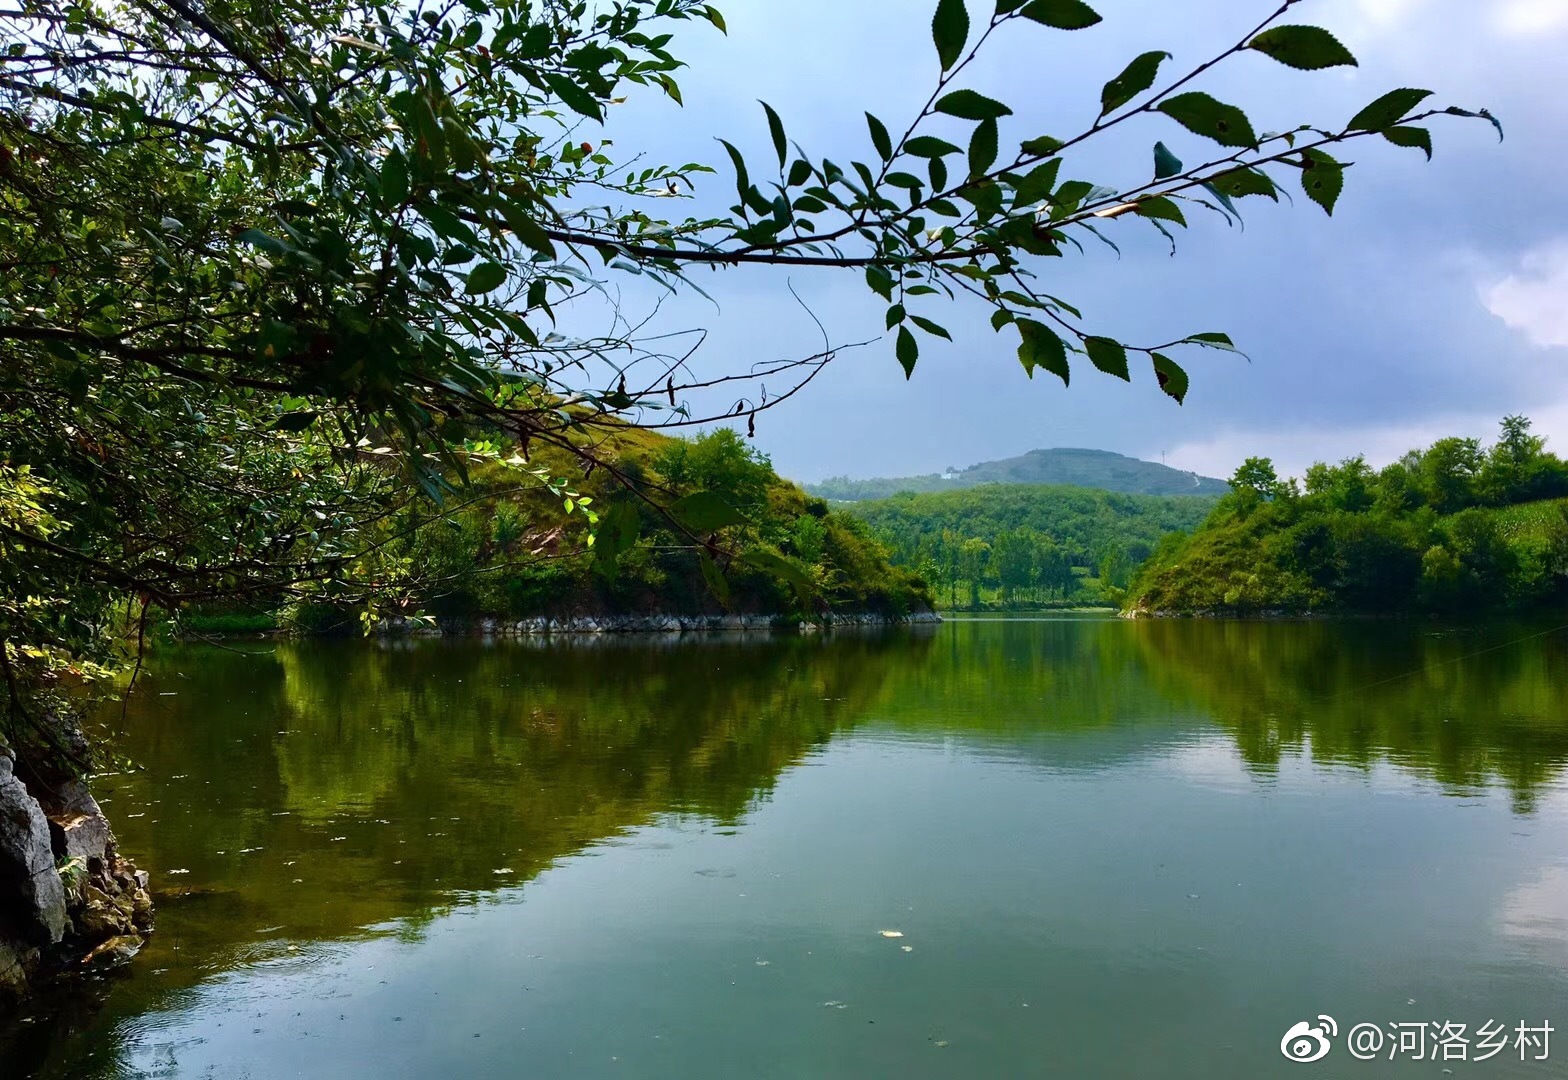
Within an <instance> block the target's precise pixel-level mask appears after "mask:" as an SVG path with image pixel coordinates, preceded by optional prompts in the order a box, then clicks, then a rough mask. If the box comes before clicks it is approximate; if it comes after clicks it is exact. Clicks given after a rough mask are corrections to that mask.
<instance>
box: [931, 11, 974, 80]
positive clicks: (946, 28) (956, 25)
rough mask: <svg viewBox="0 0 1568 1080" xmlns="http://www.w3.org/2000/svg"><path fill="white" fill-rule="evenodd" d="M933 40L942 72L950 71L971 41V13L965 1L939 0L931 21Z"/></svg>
mask: <svg viewBox="0 0 1568 1080" xmlns="http://www.w3.org/2000/svg"><path fill="white" fill-rule="evenodd" d="M931 38H932V40H933V41H935V42H936V55H937V59H939V60H940V61H941V62H942V70H943V71H947V70H949V69H950V68H951V67H952V66H953V65H954V64H956V63H958V58H959V57H960V56H962V55H963V54H964V42H966V41H968V40H969V11H968V9H967V8H965V7H964V0H937V5H936V15H935V17H934V18H932V20H931Z"/></svg>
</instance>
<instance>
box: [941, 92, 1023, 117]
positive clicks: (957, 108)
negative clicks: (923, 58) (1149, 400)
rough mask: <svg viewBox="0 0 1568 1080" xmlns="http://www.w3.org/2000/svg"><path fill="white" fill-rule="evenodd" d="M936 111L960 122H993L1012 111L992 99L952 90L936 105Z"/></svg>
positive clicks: (1011, 113) (974, 93)
mask: <svg viewBox="0 0 1568 1080" xmlns="http://www.w3.org/2000/svg"><path fill="white" fill-rule="evenodd" d="M936 111H937V112H939V113H946V114H947V115H948V116H956V117H958V118H959V119H960V120H995V119H997V118H998V117H1001V116H1011V115H1013V110H1012V109H1009V108H1008V107H1007V106H1006V105H1003V104H1002V103H1001V102H1000V101H997V100H995V99H994V98H988V97H986V96H985V95H984V94H977V93H976V92H975V91H973V90H954V91H953V92H952V93H951V94H948V95H947V96H946V97H944V98H942V99H941V100H940V101H938V102H937V103H936Z"/></svg>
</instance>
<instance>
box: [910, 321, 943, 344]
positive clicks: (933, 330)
mask: <svg viewBox="0 0 1568 1080" xmlns="http://www.w3.org/2000/svg"><path fill="white" fill-rule="evenodd" d="M909 321H910V322H912V323H914V324H915V325H916V326H918V327H920V329H922V330H924V331H925V332H926V333H928V334H930V335H932V336H933V337H939V338H943V339H945V340H947V341H952V340H953V335H952V334H949V333H948V332H947V330H945V329H944V328H943V327H941V326H939V325H937V324H936V323H934V322H932V321H931V320H930V319H923V318H921V317H920V316H919V315H911V316H910V317H909Z"/></svg>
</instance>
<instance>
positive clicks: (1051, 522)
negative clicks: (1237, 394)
mask: <svg viewBox="0 0 1568 1080" xmlns="http://www.w3.org/2000/svg"><path fill="white" fill-rule="evenodd" d="M1215 502H1216V500H1215V499H1214V498H1213V497H1210V496H1201V495H1196V496H1195V495H1168V496H1155V495H1128V494H1124V493H1121V492H1114V491H1096V490H1091V489H1088V488H1081V487H1067V486H1054V487H1052V486H1042V485H1029V484H989V485H985V486H982V487H975V488H971V489H969V490H966V491H947V492H935V493H929V494H912V493H905V494H902V495H896V496H894V497H893V498H890V499H880V500H866V501H862V502H856V503H851V504H849V505H847V506H845V507H844V508H843V512H844V513H846V514H853V515H854V516H856V517H858V518H861V519H863V520H864V521H866V522H867V523H868V524H869V525H870V526H871V529H872V532H873V533H874V534H875V535H876V537H877V538H878V539H879V540H881V541H882V543H883V545H884V546H885V547H886V548H887V549H888V550H889V551H890V552H891V553H892V556H893V561H894V563H895V565H898V566H901V567H904V568H908V569H911V570H914V571H915V572H917V573H918V574H920V576H921V577H922V578H924V579H925V580H926V581H927V582H928V583H930V584H931V585H932V587H933V590H934V591H935V593H936V595H937V599H938V601H939V602H941V603H944V604H946V605H948V606H951V607H960V606H962V607H969V608H977V607H982V606H984V607H993V606H994V607H1013V606H1020V605H1035V604H1056V603H1105V602H1111V603H1117V602H1119V601H1120V590H1121V589H1122V588H1124V587H1125V586H1126V585H1127V584H1128V582H1129V580H1130V578H1131V576H1132V573H1133V572H1134V571H1135V570H1136V568H1137V566H1138V564H1140V563H1141V562H1142V561H1143V560H1144V559H1146V558H1147V557H1148V556H1149V554H1150V553H1151V552H1153V551H1154V550H1155V548H1156V547H1157V546H1158V545H1159V544H1160V543H1161V541H1162V540H1163V539H1164V538H1165V537H1166V536H1167V535H1168V534H1170V533H1172V532H1175V531H1178V530H1188V529H1193V528H1196V527H1197V526H1198V524H1199V523H1200V522H1202V521H1203V520H1204V518H1205V517H1206V516H1207V515H1208V513H1209V511H1210V510H1212V509H1213V508H1214V505H1215Z"/></svg>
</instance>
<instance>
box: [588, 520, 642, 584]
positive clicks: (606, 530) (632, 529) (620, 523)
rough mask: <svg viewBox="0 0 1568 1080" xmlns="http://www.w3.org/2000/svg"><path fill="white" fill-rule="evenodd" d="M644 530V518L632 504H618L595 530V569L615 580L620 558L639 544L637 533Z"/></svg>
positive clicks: (600, 521) (603, 575)
mask: <svg viewBox="0 0 1568 1080" xmlns="http://www.w3.org/2000/svg"><path fill="white" fill-rule="evenodd" d="M641 528H642V518H641V516H640V515H639V514H638V513H637V510H636V508H635V507H633V506H632V505H631V503H626V502H618V503H616V504H615V505H613V506H611V507H610V509H609V510H607V511H605V513H604V514H603V515H601V516H600V518H599V525H598V528H596V529H595V530H594V542H593V562H594V569H595V570H596V571H597V572H598V573H599V574H600V575H601V576H602V577H605V578H613V577H614V576H615V569H616V566H617V564H618V562H619V560H620V557H621V556H622V555H624V554H626V553H627V552H628V551H630V550H631V549H632V547H633V546H635V545H636V543H637V533H638V531H639V530H640V529H641Z"/></svg>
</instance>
